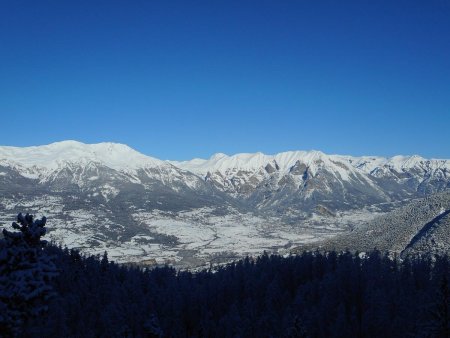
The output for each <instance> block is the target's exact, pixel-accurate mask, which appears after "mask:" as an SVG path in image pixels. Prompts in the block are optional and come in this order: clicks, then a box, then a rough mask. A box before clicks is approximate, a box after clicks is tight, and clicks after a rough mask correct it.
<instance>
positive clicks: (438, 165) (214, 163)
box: [171, 150, 450, 176]
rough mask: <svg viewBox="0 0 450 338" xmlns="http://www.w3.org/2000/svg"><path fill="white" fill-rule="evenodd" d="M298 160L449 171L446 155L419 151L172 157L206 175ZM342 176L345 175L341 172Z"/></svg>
mask: <svg viewBox="0 0 450 338" xmlns="http://www.w3.org/2000/svg"><path fill="white" fill-rule="evenodd" d="M297 161H299V162H300V163H304V164H305V165H307V166H308V167H309V168H311V171H312V172H316V171H317V166H316V165H317V163H319V162H321V161H324V162H326V164H327V165H331V166H334V168H336V166H337V167H340V166H342V165H345V166H350V167H353V168H356V169H358V170H360V171H362V172H364V173H366V174H373V173H375V172H376V171H377V170H379V169H380V168H389V169H392V170H396V171H398V172H401V171H406V170H410V169H413V168H427V169H430V170H444V171H446V172H447V174H448V173H449V171H450V160H445V159H425V158H423V157H420V156H418V155H412V156H400V155H399V156H394V157H391V158H385V157H379V156H361V157H355V156H343V155H327V154H324V153H323V152H321V151H316V150H312V151H287V152H282V153H278V154H275V155H266V154H263V153H260V152H258V153H242V154H236V155H232V156H228V155H226V154H223V153H217V154H214V155H213V156H211V157H210V158H209V159H200V158H196V159H193V160H190V161H181V162H179V161H172V162H171V163H173V164H174V165H176V166H178V167H180V168H183V169H186V170H189V171H191V172H194V173H197V174H200V175H204V176H205V175H207V173H208V172H209V173H213V172H220V173H222V174H226V173H227V172H229V171H230V170H233V171H240V170H242V171H258V170H259V169H261V168H264V167H265V166H267V165H268V164H272V163H274V164H276V166H278V167H279V170H280V171H282V172H285V173H287V172H289V170H290V169H291V168H292V167H293V166H294V165H295V164H296V163H297ZM343 176H346V175H345V174H343Z"/></svg>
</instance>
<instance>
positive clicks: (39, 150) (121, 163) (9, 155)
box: [0, 141, 167, 170]
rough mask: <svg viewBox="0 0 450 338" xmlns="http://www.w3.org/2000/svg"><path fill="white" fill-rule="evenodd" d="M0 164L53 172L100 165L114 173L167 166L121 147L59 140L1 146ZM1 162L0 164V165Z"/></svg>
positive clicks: (116, 144) (122, 145) (123, 146)
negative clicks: (68, 166)
mask: <svg viewBox="0 0 450 338" xmlns="http://www.w3.org/2000/svg"><path fill="white" fill-rule="evenodd" d="M0 161H2V162H4V161H10V162H15V163H17V164H20V165H21V166H23V167H28V168H29V167H41V168H48V169H55V168H58V167H60V166H61V165H64V164H67V163H76V164H79V163H83V164H86V163H90V162H93V163H101V164H102V165H104V166H107V167H109V168H112V169H116V170H123V169H137V168H145V167H152V168H153V167H158V166H167V162H164V161H161V160H158V159H156V158H153V157H150V156H146V155H143V154H141V153H139V152H137V151H136V150H134V149H132V148H130V147H128V146H127V145H124V144H119V143H111V142H104V143H98V144H84V143H81V142H77V141H62V142H56V143H52V144H49V145H44V146H34V147H24V148H20V147H0ZM0 163H1V162H0Z"/></svg>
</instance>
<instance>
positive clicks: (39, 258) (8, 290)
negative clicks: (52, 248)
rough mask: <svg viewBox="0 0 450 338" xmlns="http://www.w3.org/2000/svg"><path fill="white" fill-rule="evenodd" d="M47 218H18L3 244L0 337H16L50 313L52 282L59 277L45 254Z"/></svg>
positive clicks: (5, 233) (0, 253)
mask: <svg viewBox="0 0 450 338" xmlns="http://www.w3.org/2000/svg"><path fill="white" fill-rule="evenodd" d="M45 223H46V218H45V217H43V218H42V219H38V220H33V216H31V215H29V214H26V215H25V216H24V215H23V214H21V213H20V214H19V215H18V216H17V223H16V222H13V223H12V227H13V229H15V230H19V231H8V230H6V229H3V237H4V238H3V239H2V240H0V327H1V331H0V336H4V337H11V336H17V335H18V334H20V332H21V328H22V327H23V326H24V325H25V324H26V322H27V321H29V320H30V319H33V318H35V317H37V316H39V315H40V314H42V313H44V312H45V311H46V310H47V301H48V299H49V297H50V296H52V294H53V292H52V286H51V284H50V281H51V279H52V278H53V277H55V276H56V275H57V271H56V267H55V265H54V264H53V262H52V260H51V257H50V256H49V255H48V254H47V253H46V252H45V251H44V247H45V245H46V241H43V240H41V237H42V236H43V235H45V231H46V229H45Z"/></svg>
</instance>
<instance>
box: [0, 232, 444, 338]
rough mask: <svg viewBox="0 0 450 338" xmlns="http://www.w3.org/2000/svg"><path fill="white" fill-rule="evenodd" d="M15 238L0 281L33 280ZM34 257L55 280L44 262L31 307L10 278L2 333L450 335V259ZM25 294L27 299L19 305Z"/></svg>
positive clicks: (56, 253) (53, 251) (58, 253)
mask: <svg viewBox="0 0 450 338" xmlns="http://www.w3.org/2000/svg"><path fill="white" fill-rule="evenodd" d="M39 224H40V225H42V223H39ZM11 233H12V232H11ZM16 234H17V233H16ZM18 236H19V235H18ZM16 237H17V236H16ZM19 237H21V236H19ZM22 237H26V236H22ZM19 242H20V241H19ZM30 243H31V242H30ZM17 245H22V247H26V245H25V244H24V242H20V243H18V242H5V240H3V241H2V244H1V247H0V249H1V256H0V257H1V259H2V262H1V264H2V269H3V270H2V277H4V276H11V275H10V274H11V271H16V273H15V275H16V276H17V275H19V276H20V275H27V274H26V271H29V270H27V269H28V268H29V267H30V266H33V264H34V263H33V262H29V263H30V264H29V265H28V266H27V265H26V264H22V265H21V266H16V265H15V264H16V263H17V261H18V260H17V259H18V258H20V260H21V261H22V262H24V261H26V259H27V258H26V257H27V255H17V248H16V246H17ZM27 245H28V244H27ZM28 248H30V246H28ZM8 250H9V251H8ZM21 252H23V250H22V251H21ZM34 252H35V258H36V257H40V258H39V261H41V262H47V263H48V260H51V261H52V262H53V264H54V267H56V270H57V272H58V275H57V276H54V275H47V274H46V273H44V272H42V271H43V270H39V269H38V270H39V271H41V273H40V274H38V276H40V277H41V278H40V281H41V282H43V283H44V284H43V285H41V288H40V290H41V291H42V293H41V294H40V295H39V297H38V298H36V299H34V300H33V303H27V302H30V300H31V298H30V297H28V296H30V295H33V294H34V290H33V287H32V286H31V287H30V288H28V289H26V290H24V293H23V297H22V298H20V297H19V298H17V296H18V295H14V294H12V293H10V290H13V289H14V287H15V286H17V285H20V284H21V283H22V282H21V281H20V279H12V278H9V279H4V280H3V284H2V285H1V286H0V292H1V293H0V310H1V312H0V313H1V316H0V321H1V324H2V325H1V328H2V330H3V332H2V337H11V336H14V335H16V336H18V337H381V336H383V337H406V336H415V337H429V336H432V337H448V334H449V332H450V331H449V317H450V315H449V313H450V311H449V310H450V309H449V301H450V299H449V282H448V280H449V278H450V275H449V260H448V258H447V257H435V258H434V260H431V259H428V258H427V259H420V258H417V259H406V260H404V261H401V262H400V261H396V260H392V259H390V258H388V257H386V256H383V255H382V254H380V253H379V252H378V251H372V252H370V253H368V254H366V255H365V256H363V255H359V254H357V253H356V254H351V253H349V252H344V253H340V254H337V253H335V252H328V253H319V252H304V253H302V254H300V255H296V256H290V257H280V256H269V255H262V256H260V257H258V258H256V259H251V258H246V259H244V260H241V261H238V262H235V263H232V264H229V265H227V266H222V267H217V268H212V269H210V270H204V271H200V272H195V273H193V272H188V271H178V272H177V271H176V270H175V269H173V268H169V267H161V268H155V269H152V270H143V269H141V268H139V267H136V266H123V265H117V264H115V263H113V262H109V261H108V258H107V256H106V255H105V256H103V257H92V256H91V257H86V256H82V255H80V254H79V252H77V251H75V250H67V249H61V248H58V247H55V246H47V247H45V248H43V249H41V250H40V249H36V250H35V251H34ZM8 257H9V258H10V259H7V258H8ZM12 257H15V260H13V259H11V258H12ZM38 266H42V264H41V265H39V264H38ZM47 266H49V265H47ZM18 271H19V272H18ZM20 271H21V272H20ZM51 271H54V269H53V270H52V269H50V272H51ZM8 274H9V275H8ZM32 275H33V274H28V276H32ZM42 277H48V278H42ZM30 285H31V284H30ZM14 297H16V298H14ZM17 300H20V301H21V302H22V304H24V305H26V304H30V306H23V307H17V306H16V305H15V304H17V303H15V301H17ZM31 304H32V306H31ZM35 308H36V309H39V311H36V312H34V311H33V309H35ZM11 309H13V310H14V311H15V312H14V315H15V316H22V317H21V318H23V320H22V321H21V322H20V323H19V322H11V318H14V316H13V317H8V316H5V314H8V313H11ZM8 311H9V312H8ZM6 329H8V330H9V331H6Z"/></svg>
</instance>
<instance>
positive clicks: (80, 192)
mask: <svg viewBox="0 0 450 338" xmlns="http://www.w3.org/2000/svg"><path fill="white" fill-rule="evenodd" d="M449 188H450V160H445V159H425V158H422V157H420V156H417V155H415V156H394V157H392V158H383V157H377V156H362V157H353V156H342V155H327V154H324V153H322V152H320V151H289V152H283V153H279V154H276V155H265V154H262V153H254V154H236V155H233V156H228V155H225V154H222V153H218V154H215V155H213V156H212V157H211V158H209V159H193V160H190V161H183V162H179V161H163V160H159V159H156V158H153V157H149V156H146V155H143V154H141V153H139V152H137V151H135V150H133V149H132V148H130V147H128V146H126V145H123V144H117V143H99V144H83V143H80V142H76V141H63V142H57V143H53V144H50V145H45V146H37V147H25V148H19V147H6V146H4V147H0V220H1V221H2V222H3V223H5V222H10V221H11V220H12V217H13V215H14V214H15V213H17V212H19V211H25V212H32V213H36V214H38V215H46V216H47V217H48V218H49V229H50V234H49V235H50V238H51V239H52V240H54V241H55V242H58V243H61V244H63V245H67V246H70V247H77V248H80V249H82V250H84V251H85V252H88V253H101V252H103V251H104V250H107V251H108V252H110V255H111V256H112V257H113V258H114V259H115V260H117V261H120V262H146V263H147V264H155V263H171V264H174V265H178V266H186V267H191V266H201V265H202V264H206V263H207V262H210V261H221V260H229V259H232V258H234V257H240V256H242V255H246V254H256V253H260V252H262V251H263V250H269V251H278V252H288V251H289V250H291V249H292V248H295V247H298V245H302V244H303V243H309V242H312V241H317V240H324V239H329V238H331V237H334V236H335V235H336V234H339V233H348V232H349V231H351V230H352V229H355V228H358V229H359V228H360V225H361V224H363V223H364V224H366V223H368V222H370V221H372V220H373V219H376V218H377V217H378V216H380V215H383V214H386V213H388V212H391V211H392V212H395V211H396V210H399V208H401V207H404V206H405V205H406V204H408V203H411V201H413V200H415V199H418V198H424V197H427V196H430V195H435V194H437V195H439V194H438V193H439V192H446V191H448V190H449ZM449 209H450V208H449ZM444 211H446V210H444Z"/></svg>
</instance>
